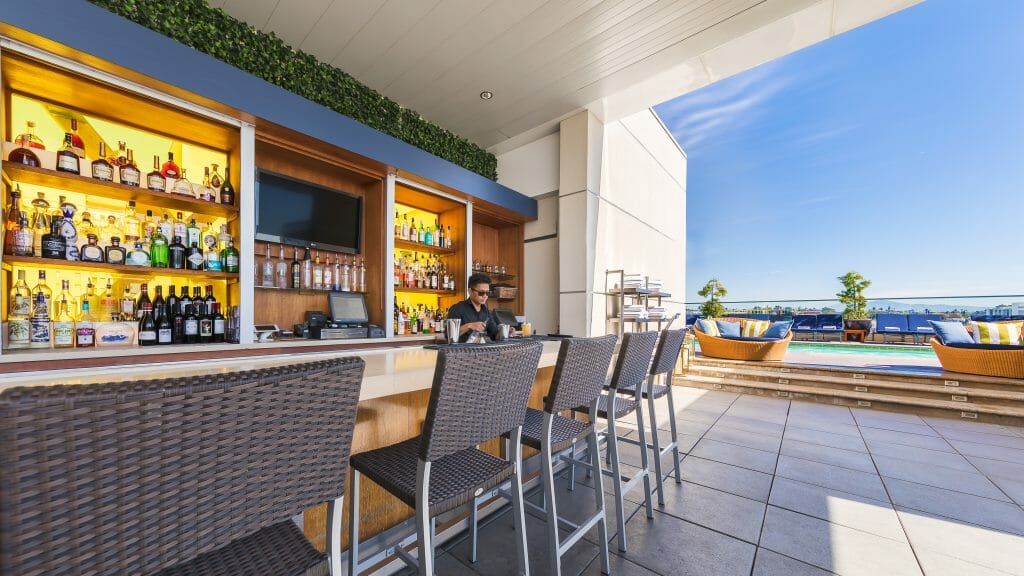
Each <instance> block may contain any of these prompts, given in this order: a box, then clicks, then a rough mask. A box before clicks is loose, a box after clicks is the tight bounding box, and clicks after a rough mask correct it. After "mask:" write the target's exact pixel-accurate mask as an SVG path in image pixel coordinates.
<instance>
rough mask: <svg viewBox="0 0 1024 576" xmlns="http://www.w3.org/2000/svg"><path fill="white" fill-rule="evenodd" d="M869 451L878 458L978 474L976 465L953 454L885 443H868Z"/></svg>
mask: <svg viewBox="0 0 1024 576" xmlns="http://www.w3.org/2000/svg"><path fill="white" fill-rule="evenodd" d="M868 449H870V450H871V453H872V454H874V455H878V456H888V457H890V458H898V459H900V460H905V461H907V462H922V463H924V464H932V465H935V466H943V467H945V468H952V469H954V470H963V471H965V472H976V469H975V468H974V465H972V464H971V463H970V462H968V461H967V459H966V458H964V457H963V456H961V455H959V454H956V453H953V452H943V451H940V450H929V449H927V448H918V447H916V446H907V445H905V444H887V443H885V442H868Z"/></svg>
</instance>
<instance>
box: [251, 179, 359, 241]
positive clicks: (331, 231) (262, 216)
mask: <svg viewBox="0 0 1024 576" xmlns="http://www.w3.org/2000/svg"><path fill="white" fill-rule="evenodd" d="M362 211H363V199H362V198H360V197H358V196H354V195H352V194H348V193H346V192H342V191H340V190H332V189H330V188H324V187H322V186H318V185H316V184H311V183H309V182H303V181H301V180H295V179H293V178H289V177H287V176H282V175H280V174H274V173H272V172H264V171H260V172H259V173H258V174H257V175H256V240H264V241H268V242H278V243H281V244H288V245H291V246H309V245H313V246H314V247H316V248H320V249H324V250H331V251H334V252H344V253H349V254H358V253H359V251H360V246H359V238H360V237H361V234H360V232H361V227H360V224H361V223H362V220H363V218H362Z"/></svg>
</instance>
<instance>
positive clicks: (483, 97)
mask: <svg viewBox="0 0 1024 576" xmlns="http://www.w3.org/2000/svg"><path fill="white" fill-rule="evenodd" d="M491 98H494V93H492V92H491V91H490V90H484V91H483V92H481V93H480V99H481V100H490V99H491Z"/></svg>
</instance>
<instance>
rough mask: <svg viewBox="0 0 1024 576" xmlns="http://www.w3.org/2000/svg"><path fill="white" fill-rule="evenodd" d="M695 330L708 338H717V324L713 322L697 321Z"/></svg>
mask: <svg viewBox="0 0 1024 576" xmlns="http://www.w3.org/2000/svg"><path fill="white" fill-rule="evenodd" d="M697 329H698V330H700V331H701V332H703V333H705V334H707V335H708V336H718V324H716V323H715V321H714V320H705V319H703V318H701V319H700V320H697Z"/></svg>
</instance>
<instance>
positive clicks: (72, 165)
mask: <svg viewBox="0 0 1024 576" xmlns="http://www.w3.org/2000/svg"><path fill="white" fill-rule="evenodd" d="M57 170H63V171H65V172H74V173H75V174H78V157H77V156H71V155H68V154H58V155H57Z"/></svg>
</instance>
